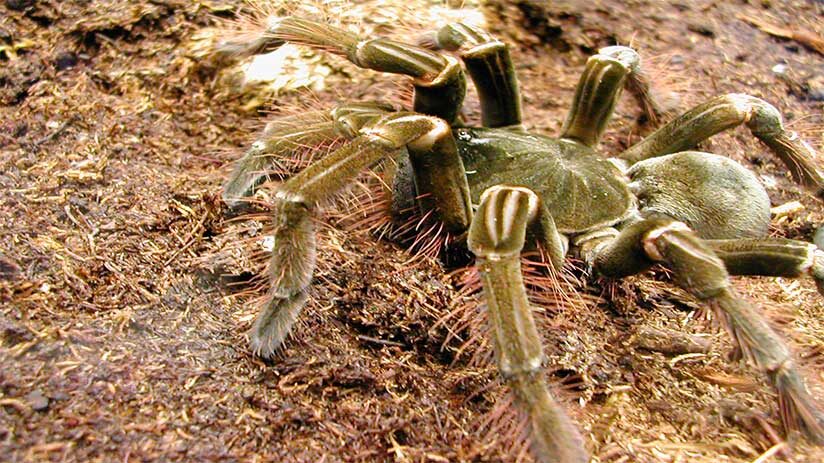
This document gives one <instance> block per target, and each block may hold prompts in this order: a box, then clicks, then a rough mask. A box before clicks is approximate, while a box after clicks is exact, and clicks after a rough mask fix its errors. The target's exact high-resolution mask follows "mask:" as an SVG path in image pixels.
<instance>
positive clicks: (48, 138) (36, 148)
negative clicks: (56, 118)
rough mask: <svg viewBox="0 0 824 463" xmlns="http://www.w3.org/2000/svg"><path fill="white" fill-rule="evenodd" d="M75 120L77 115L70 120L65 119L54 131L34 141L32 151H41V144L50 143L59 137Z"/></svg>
mask: <svg viewBox="0 0 824 463" xmlns="http://www.w3.org/2000/svg"><path fill="white" fill-rule="evenodd" d="M75 120H77V116H72V117H70V118H69V119H68V120H66V121H64V122H63V123H62V124H60V125H59V126H57V128H56V129H54V131H53V132H52V133H50V134H48V135H46V136H45V137H43V138H41V139H39V140H37V141H35V142H34V143H32V151H35V152H37V151H39V150H40V145H42V144H44V143H48V142H50V141H52V140H54V139H55V138H57V137H58V136H59V135H60V134H61V133H63V132H64V131H65V130H66V129H67V128H69V125H71V124H72V123H73V122H74V121H75Z"/></svg>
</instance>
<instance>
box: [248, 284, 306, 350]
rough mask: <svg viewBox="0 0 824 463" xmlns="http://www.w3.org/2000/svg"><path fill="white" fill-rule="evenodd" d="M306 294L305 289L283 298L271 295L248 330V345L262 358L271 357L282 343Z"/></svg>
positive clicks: (296, 317)
mask: <svg viewBox="0 0 824 463" xmlns="http://www.w3.org/2000/svg"><path fill="white" fill-rule="evenodd" d="M307 299H308V295H307V294H306V291H305V290H304V291H300V292H298V293H297V294H294V295H292V296H288V297H285V298H281V297H271V298H270V299H269V300H268V301H267V302H266V305H265V306H263V307H262V308H261V310H260V313H259V314H258V316H257V318H256V319H255V323H254V324H253V325H252V329H251V330H249V347H251V349H252V352H253V353H254V354H255V355H257V356H259V357H263V358H267V359H268V358H272V356H274V354H275V352H277V350H278V349H279V348H280V347H281V346H282V345H283V343H284V341H286V338H287V337H288V335H289V332H290V331H291V329H292V325H294V324H295V321H297V319H298V315H300V311H301V309H302V308H303V306H304V305H306V301H307Z"/></svg>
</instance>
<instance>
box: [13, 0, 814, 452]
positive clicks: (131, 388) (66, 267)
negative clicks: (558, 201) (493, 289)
mask: <svg viewBox="0 0 824 463" xmlns="http://www.w3.org/2000/svg"><path fill="white" fill-rule="evenodd" d="M225 3H226V4H228V6H227V5H225V4H224V3H223V2H216V1H197V2H190V1H183V0H140V1H134V2H128V3H127V2H117V1H109V0H92V1H86V0H70V1H62V2H58V1H54V0H5V1H4V2H3V4H0V165H1V166H2V168H0V187H2V190H1V191H0V304H1V305H0V455H2V457H0V460H3V461H14V462H16V461H32V462H34V461H84V462H85V461H129V462H130V461H330V462H331V461H436V462H437V461H501V460H503V461H512V460H515V459H517V458H518V456H517V455H516V454H513V452H512V451H511V450H510V448H508V445H509V444H506V442H510V441H511V440H512V439H508V438H507V436H503V437H504V438H502V439H499V440H496V438H500V437H501V436H499V434H506V432H503V431H502V432H496V431H495V430H494V429H493V430H492V431H489V427H488V426H487V428H486V431H485V432H481V431H479V430H478V429H479V424H480V423H481V422H483V420H484V418H485V417H486V416H487V415H488V414H489V413H490V412H491V411H493V410H496V406H495V403H496V402H498V401H499V400H500V399H501V397H503V391H502V388H501V387H500V386H498V385H497V382H496V381H497V379H496V374H495V370H494V368H493V367H492V366H490V365H485V366H481V367H476V366H470V365H469V364H468V362H466V361H465V360H463V357H461V358H457V360H456V355H455V348H456V346H457V345H459V344H460V343H459V342H456V341H454V340H453V341H450V342H449V343H447V344H444V343H445V341H446V340H447V333H448V332H447V330H446V329H445V328H444V327H443V325H442V324H441V325H438V320H439V319H441V318H442V317H443V316H444V315H445V314H446V313H447V312H448V311H449V310H450V307H451V306H453V304H454V303H455V299H456V298H457V290H456V288H455V283H456V282H455V281H453V278H451V277H450V276H448V275H446V274H445V273H444V271H443V270H442V269H441V267H440V265H439V264H438V263H437V262H434V261H428V260H422V261H419V262H418V263H417V265H414V266H410V265H406V262H407V260H408V258H409V256H408V254H406V253H405V252H404V251H403V250H402V249H400V248H399V247H398V246H396V245H394V244H392V243H386V242H382V241H377V240H376V239H375V238H373V237H370V236H365V235H363V234H351V233H347V232H344V231H341V230H340V229H338V228H336V227H334V226H329V227H325V228H324V229H323V230H322V231H321V232H320V235H321V239H322V242H323V246H322V250H321V255H320V257H319V259H320V268H321V270H320V271H319V272H318V275H317V278H316V279H315V293H314V296H313V301H312V303H311V304H310V306H309V308H308V309H307V311H306V314H305V315H304V317H303V319H304V323H303V325H302V326H301V327H299V328H298V329H297V333H296V337H295V339H294V340H293V341H292V342H291V343H290V344H289V345H288V346H287V348H286V349H285V351H284V352H283V354H282V357H281V358H280V359H278V360H275V361H272V362H263V361H261V360H260V359H257V358H255V357H253V356H252V355H250V353H249V352H248V350H247V347H246V342H245V338H244V332H245V331H246V330H247V329H248V327H249V324H250V321H251V319H252V316H253V315H254V312H255V310H254V307H253V306H252V305H251V304H250V303H249V298H248V297H243V296H239V295H238V294H237V293H238V292H239V290H238V287H239V286H241V285H240V284H241V283H243V282H244V281H245V280H247V279H248V275H244V274H237V273H235V274H231V275H227V274H226V273H227V272H229V271H230V270H237V269H236V268H217V269H215V265H214V263H215V257H214V256H215V255H216V252H217V251H216V250H217V249H220V248H221V247H222V246H223V245H224V244H225V242H226V237H227V236H232V235H230V234H228V232H229V230H230V229H231V228H232V227H237V226H240V225H238V224H237V222H229V221H227V217H226V216H225V211H224V209H223V207H222V206H221V203H220V201H219V199H218V198H219V196H218V195H219V192H220V184H221V181H222V178H223V176H224V175H225V173H226V169H225V168H224V166H225V165H226V163H227V162H228V161H229V160H231V159H232V158H233V157H235V156H237V155H238V153H239V152H240V151H241V150H242V146H244V145H245V144H248V141H249V139H250V137H251V133H252V130H251V129H250V126H251V122H252V121H253V120H255V119H256V118H257V117H258V116H259V115H256V114H255V113H256V108H257V109H259V110H271V111H274V112H276V113H284V112H286V111H288V109H285V108H289V107H294V106H296V105H300V104H303V105H304V106H306V103H305V101H306V100H307V99H309V100H312V101H313V103H312V105H313V106H317V105H322V106H331V105H333V104H335V103H336V102H337V101H339V98H340V95H346V98H348V99H355V100H361V99H386V98H387V91H388V90H389V91H392V90H393V89H395V88H397V87H398V84H397V83H398V82H403V81H402V80H400V79H398V78H394V77H384V76H378V75H374V74H370V75H369V76H371V77H364V76H367V74H365V73H364V74H360V73H358V71H355V70H353V69H352V67H351V66H348V65H347V64H345V63H342V62H341V60H339V59H337V58H327V57H324V58H323V60H327V59H328V63H329V66H330V67H331V68H332V75H331V76H330V77H329V78H328V79H327V80H326V87H325V88H323V89H318V90H316V91H315V93H314V94H312V95H311V96H307V95H308V94H307V92H306V91H290V92H285V93H284V94H283V95H280V96H278V97H276V98H274V97H272V99H265V100H262V99H261V98H260V97H259V94H258V96H255V97H250V96H249V94H248V93H247V94H244V95H238V94H236V93H233V92H232V91H231V89H230V88H228V87H225V86H223V85H222V82H224V79H219V78H217V77H216V76H217V75H218V74H221V73H220V72H218V71H217V70H216V69H215V68H213V67H210V66H206V65H203V63H201V62H199V61H198V60H195V59H193V58H192V56H193V55H192V52H191V50H192V48H191V47H190V43H191V39H192V37H193V36H194V35H195V34H196V33H197V32H199V31H201V30H203V29H204V28H206V27H208V26H209V25H211V24H212V23H213V18H212V16H211V15H214V14H217V15H222V16H225V17H230V16H231V12H232V11H233V10H234V9H235V8H236V6H237V4H238V3H239V2H225ZM377 3H379V2H377V1H369V2H358V5H359V8H358V9H356V10H352V11H355V12H356V13H357V14H358V15H360V17H359V18H353V17H351V15H350V16H349V17H346V18H344V20H343V22H344V23H346V24H347V27H355V28H357V27H361V28H363V29H366V30H379V31H380V32H381V33H383V34H392V33H398V34H401V35H404V36H408V35H409V32H410V30H412V29H420V28H423V27H431V24H430V23H426V21H424V20H422V19H421V18H420V17H419V16H418V14H417V13H416V10H417V11H418V12H419V11H423V10H426V11H429V7H430V6H431V5H432V4H440V2H437V1H427V0H413V1H404V2H397V3H398V4H403V5H404V7H401V6H400V5H398V6H397V7H394V6H393V7H387V6H384V7H380V8H379V7H377V6H375V5H376V4H377ZM487 3H488V4H487V5H486V7H484V13H485V15H486V18H487V22H488V24H489V27H490V29H492V30H493V31H494V32H495V33H496V34H498V35H499V36H501V37H503V38H505V39H506V40H508V41H509V42H510V43H512V44H513V55H514V58H515V59H516V61H517V63H518V72H519V74H520V76H521V83H522V90H523V93H524V106H525V116H526V122H527V124H528V125H529V126H530V127H532V128H534V129H536V130H538V131H542V132H546V133H550V134H553V133H557V131H558V129H559V128H560V124H561V122H562V121H563V118H564V115H565V112H566V110H567V107H568V105H569V101H570V99H571V97H572V93H573V91H574V85H575V82H576V80H577V78H578V75H579V73H580V71H581V69H582V65H583V63H584V61H585V59H586V57H587V56H588V55H589V54H591V53H592V52H593V51H595V50H596V49H597V48H598V47H600V46H604V45H610V44H614V43H616V42H617V43H621V44H628V43H631V44H633V45H634V46H635V47H636V48H637V49H639V50H640V51H641V53H642V54H643V55H644V56H645V57H647V58H649V59H648V65H649V66H650V67H651V68H652V70H653V76H654V77H655V81H656V83H657V85H658V87H659V88H666V87H667V86H668V88H669V89H670V90H674V91H676V92H677V93H678V94H680V97H681V98H680V101H679V102H678V103H677V106H678V108H680V109H685V108H687V107H688V106H689V105H691V104H694V103H697V102H700V101H703V100H705V99H707V98H709V97H710V96H712V95H716V94H719V93H724V92H746V93H749V94H752V95H755V96H759V97H762V98H764V99H766V100H768V101H770V102H772V103H773V104H775V105H776V106H777V107H778V108H780V109H781V111H782V112H783V114H784V116H785V118H786V119H787V121H788V124H789V125H791V126H792V127H793V128H794V129H795V130H798V131H799V132H801V133H802V134H803V136H804V137H805V138H806V139H807V140H809V141H810V142H811V143H812V144H813V145H814V146H816V147H817V148H818V149H819V151H820V149H821V147H822V145H824V132H823V131H822V130H821V127H822V123H824V120H822V108H824V106H823V105H822V102H821V98H822V92H823V91H824V90H823V89H822V85H824V83H822V81H821V75H822V69H823V68H824V58H822V55H821V54H820V49H819V50H818V51H816V50H817V49H816V44H818V45H820V40H821V37H822V35H824V23H822V21H821V19H820V18H821V17H822V14H824V9H823V8H822V5H821V3H820V2H818V1H816V0H806V1H803V0H802V1H783V2H778V1H775V2H770V1H761V2H744V1H736V2H722V1H710V0H681V1H669V2H657V1H641V0H639V1H630V2H619V1H613V0H608V1H591V2H565V3H561V2H537V1H510V2H504V1H495V2H487ZM548 3H551V5H549V4H548ZM370 8H371V9H372V10H371V11H372V12H373V13H374V14H367V13H369V12H370ZM753 18H756V20H753ZM421 23H425V24H421ZM399 24H403V27H400V26H399ZM756 24H760V25H761V28H760V29H759V27H756ZM764 24H769V25H772V26H773V27H772V28H770V27H768V26H764ZM782 31H783V32H782ZM781 35H784V36H785V37H784V38H781V37H778V36H781ZM816 40H818V42H816ZM324 62H325V61H324ZM777 64H783V65H785V66H786V70H787V71H786V72H785V73H783V74H781V75H779V74H776V73H775V72H773V71H772V68H773V67H774V66H775V65H777ZM221 75H222V74H221ZM353 76H355V77H357V78H353ZM376 83H378V84H376ZM389 95H390V98H392V97H391V95H392V94H391V93H390V94H389ZM624 100H626V101H625V102H623V103H622V104H621V105H620V107H619V108H618V111H617V113H616V117H615V120H614V122H613V124H612V125H611V128H610V131H609V133H608V135H607V137H606V139H605V142H604V143H603V150H604V151H605V152H610V153H615V152H618V151H620V150H621V149H622V148H623V147H626V146H628V145H629V144H630V143H632V142H634V141H636V140H638V137H639V133H645V131H647V130H648V128H646V127H644V126H643V125H639V123H638V115H639V111H638V109H637V108H636V106H635V104H634V102H633V101H632V99H631V98H625V99H624ZM261 103H265V104H264V105H263V106H260V105H261ZM250 108H252V109H251V111H250ZM467 114H468V115H469V116H470V117H476V116H477V105H476V104H474V103H470V104H469V105H468V107H467ZM702 148H703V149H707V150H712V151H714V152H718V153H724V154H727V155H729V156H730V157H732V158H733V159H736V160H738V161H740V162H742V163H744V164H745V165H747V166H749V167H751V168H752V169H753V170H754V171H755V172H757V173H758V174H759V175H761V176H762V178H764V179H765V181H766V182H767V184H768V191H769V193H770V196H771V199H772V201H773V205H776V206H777V205H782V204H785V203H787V202H789V201H800V203H801V205H802V207H800V208H796V209H795V210H794V212H791V213H789V214H786V215H782V216H780V217H778V216H777V217H776V218H775V220H774V222H773V224H774V228H773V232H774V234H775V235H776V236H784V237H789V238H794V239H801V240H807V241H809V240H810V239H811V235H812V232H813V231H814V229H815V228H816V227H817V225H818V224H819V223H821V221H822V217H824V207H822V205H821V204H820V203H819V202H816V200H815V199H814V198H813V197H811V196H809V195H808V194H806V193H803V192H801V191H799V189H798V188H797V187H796V186H795V185H794V184H793V183H792V181H791V180H790V178H789V175H788V174H787V173H786V170H785V169H784V168H783V166H781V165H780V163H777V162H776V159H775V158H774V157H773V156H771V155H770V154H769V153H768V152H767V151H766V148H765V147H764V146H763V145H761V144H759V143H758V142H757V141H756V140H755V139H754V138H753V137H752V136H751V135H750V134H749V133H748V132H747V131H746V130H743V129H738V130H735V131H731V132H730V133H729V134H725V135H721V136H718V137H715V138H714V139H713V140H712V141H711V142H708V143H706V144H704V145H703V146H702ZM225 152H230V153H231V154H215V153H225ZM241 223H242V222H241ZM252 252H253V251H252V250H249V253H250V254H251V253H252ZM235 257H236V261H237V262H242V261H243V259H244V257H243V256H242V255H241V256H235ZM243 267H244V266H243V264H242V263H241V264H239V268H243ZM665 279H666V275H662V274H660V272H654V273H650V274H647V275H644V276H642V277H637V278H633V279H631V280H630V281H628V282H626V283H624V284H620V285H606V286H602V285H599V284H593V285H592V286H591V287H588V288H584V289H582V291H584V293H585V294H589V295H591V296H593V297H594V296H600V297H601V299H602V303H601V304H598V305H595V306H592V307H590V306H586V307H582V308H581V310H574V311H566V312H564V313H563V314H560V315H557V317H560V318H558V319H555V320H551V321H550V324H552V325H553V326H556V327H557V329H556V330H554V331H550V332H547V333H545V340H546V344H547V347H548V351H549V352H550V359H549V365H550V368H549V373H548V376H549V377H550V378H552V379H553V380H554V382H556V383H558V384H559V387H560V388H562V389H563V390H565V391H566V392H564V393H563V395H564V396H565V397H567V398H568V399H569V400H568V401H567V404H566V405H567V409H568V410H569V411H570V414H571V415H572V416H573V417H574V419H575V420H576V421H577V422H578V423H579V424H580V426H581V428H582V429H583V430H584V432H585V434H586V435H587V437H588V439H587V441H588V445H589V447H590V450H591V451H592V453H593V455H594V456H595V458H596V460H595V461H600V462H626V461H641V462H653V461H662V462H677V461H703V462H716V461H730V462H749V461H754V460H756V459H757V458H758V457H759V456H760V455H762V454H764V452H766V451H768V449H770V448H771V447H773V446H774V445H775V444H777V443H779V442H780V439H781V438H780V437H779V436H782V435H783V432H782V431H781V428H780V425H779V423H778V419H777V406H776V402H775V397H774V395H773V394H772V392H771V391H770V389H769V388H768V386H766V385H765V384H764V383H763V381H762V380H761V379H759V377H758V376H757V375H756V374H755V372H754V371H753V369H752V368H750V367H747V366H743V365H739V364H731V363H730V362H728V361H727V353H728V352H729V350H730V346H729V343H728V341H727V339H726V336H725V335H723V334H718V333H717V332H716V331H715V330H713V329H712V328H711V327H709V326H707V325H706V324H704V323H701V322H698V321H695V320H693V312H694V309H695V307H696V304H695V303H694V301H692V300H691V299H689V298H687V297H686V296H684V295H683V294H682V293H680V292H679V291H675V290H672V289H670V288H671V287H670V286H669V285H668V284H666V283H665V282H664V280H665ZM736 284H737V286H738V288H739V290H740V291H742V292H743V293H745V294H746V295H748V296H749V297H750V298H752V299H753V300H755V301H757V302H758V303H759V304H760V305H761V306H763V307H764V308H765V311H766V313H767V314H768V315H769V316H770V317H771V319H772V320H773V321H774V322H775V323H776V324H777V325H778V326H779V329H780V330H781V331H782V332H783V333H784V334H785V336H786V337H787V339H789V340H790V343H791V344H792V346H793V347H794V348H795V350H796V352H797V353H798V354H799V357H800V358H801V359H803V363H804V364H805V365H808V366H809V367H810V368H809V369H810V371H809V376H810V377H811V378H813V379H816V380H818V381H824V376H822V375H824V368H821V367H822V363H824V362H822V353H824V304H823V303H822V300H821V298H820V297H819V296H818V294H817V293H816V291H815V289H814V285H813V284H812V282H811V281H807V280H803V281H792V280H782V279H767V278H760V279H759V278H750V279H746V280H744V279H740V280H736ZM603 288H607V289H609V292H607V291H605V290H603ZM608 294H609V295H611V296H610V297H608V296H607V295H608ZM561 328H565V329H561ZM650 329H658V330H664V332H665V333H670V334H669V335H668V336H673V338H677V336H676V335H675V334H672V333H675V332H686V333H688V334H691V335H692V337H693V338H695V337H699V338H700V337H702V336H704V337H707V338H708V339H710V340H711V341H712V350H711V353H710V354H707V355H704V354H699V355H692V356H677V355H676V356H674V355H670V354H664V353H661V352H658V351H657V349H658V348H656V347H655V346H650V345H646V344H645V346H646V347H647V348H642V347H641V344H643V343H639V341H638V339H639V337H641V338H642V337H644V336H645V334H644V333H649V332H650ZM658 350H660V349H658ZM813 389H814V392H816V393H817V394H818V395H819V397H821V391H822V389H821V388H820V387H818V386H815V387H814V388H813ZM575 399H577V402H576V401H575ZM578 404H580V406H578ZM782 454H783V456H782ZM780 458H784V459H786V460H787V461H795V462H817V461H822V459H823V458H824V452H822V451H821V450H820V449H815V448H812V447H810V446H809V445H808V444H807V443H806V442H805V441H804V440H803V439H795V438H793V439H792V450H790V449H789V447H788V448H785V449H784V450H782V452H779V454H778V455H775V456H772V457H768V458H767V460H770V461H776V460H778V459H780ZM767 460H759V461H767Z"/></svg>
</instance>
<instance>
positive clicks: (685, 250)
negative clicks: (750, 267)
mask: <svg viewBox="0 0 824 463" xmlns="http://www.w3.org/2000/svg"><path fill="white" fill-rule="evenodd" d="M641 246H642V248H643V250H644V252H645V253H646V255H647V256H648V257H649V258H650V259H652V260H653V261H656V262H663V263H665V264H667V266H668V267H670V268H671V269H672V270H673V272H674V273H675V281H676V283H677V284H678V285H679V286H681V287H682V288H684V289H686V290H687V291H689V292H690V293H692V294H693V295H694V296H695V297H697V298H698V299H710V298H713V297H716V296H718V295H719V294H721V293H722V292H723V291H725V290H727V289H728V288H729V285H730V283H729V275H728V274H727V270H726V267H725V266H724V263H723V261H722V260H721V259H720V258H719V257H718V256H716V255H715V253H714V252H713V251H712V249H710V248H709V247H707V246H706V245H705V244H703V243H702V242H701V240H700V239H699V238H698V237H697V236H696V235H695V233H693V232H692V230H691V229H690V228H689V227H688V226H687V225H686V224H684V223H683V222H677V221H671V222H669V223H664V224H662V225H659V226H657V227H654V228H652V229H650V230H648V231H646V232H645V233H644V235H643V238H642V239H641Z"/></svg>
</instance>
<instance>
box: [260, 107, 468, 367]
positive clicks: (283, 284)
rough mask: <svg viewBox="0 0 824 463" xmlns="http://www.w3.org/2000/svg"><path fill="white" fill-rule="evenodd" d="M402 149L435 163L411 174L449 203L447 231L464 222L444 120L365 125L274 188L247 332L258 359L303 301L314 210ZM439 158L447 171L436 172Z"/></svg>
mask: <svg viewBox="0 0 824 463" xmlns="http://www.w3.org/2000/svg"><path fill="white" fill-rule="evenodd" d="M404 148H407V149H408V150H409V153H410V158H411V159H413V160H421V159H424V158H427V157H428V158H436V159H435V161H433V162H432V163H431V164H432V167H431V168H428V169H422V171H421V172H420V175H418V172H417V171H416V177H418V176H419V177H421V178H422V179H424V182H423V183H421V184H420V185H419V188H420V189H422V190H423V192H422V193H431V194H432V195H435V196H436V197H437V199H438V201H439V202H440V203H442V204H445V205H448V208H444V209H443V210H439V212H441V216H442V218H443V219H444V221H445V222H446V223H447V226H450V227H454V228H456V229H460V227H461V226H463V228H464V229H465V228H466V226H467V225H468V224H469V218H470V217H471V209H470V203H469V190H468V188H467V186H466V177H465V174H464V173H463V164H462V163H461V162H460V157H459V156H458V152H457V147H456V145H455V140H454V139H453V137H452V131H451V129H450V127H449V125H448V124H446V122H444V121H443V120H441V119H438V118H435V117H430V116H425V115H421V114H415V113H392V114H387V115H385V116H383V117H380V118H377V119H376V120H373V121H371V122H370V123H367V124H366V125H364V126H363V127H362V128H360V129H359V130H358V136H356V137H354V138H353V139H352V141H351V142H350V143H348V144H347V145H344V146H343V147H342V148H340V149H338V150H336V151H335V152H333V153H331V154H329V155H328V156H326V157H324V158H323V159H321V160H319V161H318V162H316V163H314V164H312V165H310V166H309V167H307V168H306V169H304V170H303V171H301V172H300V173H298V174H296V175H295V176H293V177H291V178H290V179H289V180H288V181H286V182H285V183H283V184H281V185H280V186H279V187H278V189H277V191H276V194H275V202H274V205H273V212H274V218H273V234H274V236H273V237H274V247H273V250H272V258H271V261H270V264H269V271H270V280H271V284H270V290H269V294H268V295H267V300H266V303H265V305H264V306H263V307H262V308H261V311H260V313H259V315H258V317H257V319H256V320H255V322H254V325H253V326H252V330H251V332H250V333H249V337H250V343H251V347H252V350H253V351H254V352H255V353H256V354H257V355H260V356H262V357H270V356H271V355H272V354H273V353H274V352H275V350H277V348H278V347H279V346H280V345H281V344H282V343H283V341H284V339H285V338H286V336H287V335H288V334H289V331H290V330H291V327H292V325H293V324H294V322H295V321H296V320H297V317H298V315H299V313H300V311H301V309H302V308H303V306H304V304H305V303H306V300H307V297H308V296H307V289H308V287H309V284H310V282H311V280H312V274H313V272H314V268H315V237H314V230H313V226H312V215H313V211H314V210H315V209H316V208H317V207H318V206H319V205H321V204H323V203H324V202H325V201H328V200H330V199H331V198H333V197H334V196H335V195H336V194H338V192H340V191H341V190H342V189H343V188H345V187H346V186H347V185H348V184H349V183H350V182H351V181H352V180H353V179H354V178H355V177H356V176H357V175H358V174H359V173H360V172H362V171H363V170H364V169H366V168H368V167H369V166H372V165H374V164H375V163H377V162H378V161H380V160H382V159H385V158H387V157H390V156H392V155H394V154H395V153H398V152H399V151H400V150H402V149H404ZM438 160H440V161H441V162H442V163H443V164H444V165H445V166H448V167H449V168H445V169H439V168H437V161H438ZM413 165H414V162H413ZM426 188H432V189H435V190H437V191H428V190H427V189H426Z"/></svg>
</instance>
